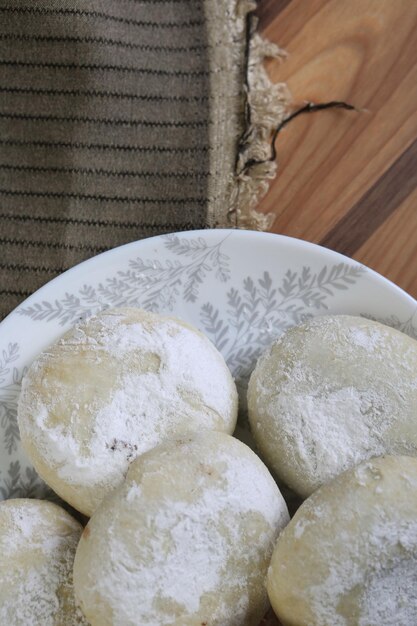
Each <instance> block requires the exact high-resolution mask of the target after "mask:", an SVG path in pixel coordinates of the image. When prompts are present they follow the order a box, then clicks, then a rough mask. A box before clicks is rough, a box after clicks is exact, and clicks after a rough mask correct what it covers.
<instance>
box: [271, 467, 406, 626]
mask: <svg viewBox="0 0 417 626" xmlns="http://www.w3.org/2000/svg"><path fill="white" fill-rule="evenodd" d="M416 493H417V459H416V458H413V457H405V456H398V457H392V456H391V457H389V456H387V457H382V458H377V459H372V460H370V461H365V462H363V463H361V464H360V465H359V466H358V467H356V468H354V469H350V470H348V471H346V472H344V473H343V474H341V475H339V476H338V477H337V478H335V479H334V480H333V481H331V482H329V483H328V484H326V485H324V486H323V487H321V488H320V489H318V490H317V491H316V492H315V493H313V495H312V496H310V497H309V498H308V499H307V500H306V501H305V502H304V504H302V505H301V507H300V508H299V509H298V511H297V513H296V514H295V516H294V517H293V519H292V520H291V522H290V523H289V524H288V526H287V527H286V528H285V529H284V530H283V532H282V533H281V535H280V537H279V539H278V542H277V545H276V548H275V550H274V554H273V557H272V561H271V567H270V569H269V572H268V582H267V587H268V594H269V597H270V600H271V603H272V606H273V608H274V610H275V612H276V613H277V615H278V617H279V619H280V621H281V622H282V624H283V625H284V626H379V625H380V626H391V625H392V626H393V625H394V624H395V626H413V625H414V624H417V499H416Z"/></svg>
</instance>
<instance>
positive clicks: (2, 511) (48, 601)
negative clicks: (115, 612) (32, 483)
mask: <svg viewBox="0 0 417 626" xmlns="http://www.w3.org/2000/svg"><path fill="white" fill-rule="evenodd" d="M81 532H82V526H81V524H79V523H78V522H77V521H76V520H75V519H73V518H72V517H71V516H70V515H69V514H68V513H67V512H66V511H64V510H63V509H61V508H60V507H58V506H56V505H55V504H52V503H50V502H45V501H41V500H28V499H24V498H22V499H16V500H6V501H3V502H1V503H0V624H4V625H5V626H6V625H7V624H10V626H77V625H79V626H81V625H87V621H86V620H85V618H84V617H83V616H82V614H81V611H80V609H78V608H77V607H76V603H75V598H74V590H73V585H72V567H73V562H74V555H75V549H76V547H77V544H78V540H79V538H80V535H81Z"/></svg>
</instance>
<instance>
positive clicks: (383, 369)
mask: <svg viewBox="0 0 417 626" xmlns="http://www.w3.org/2000/svg"><path fill="white" fill-rule="evenodd" d="M248 404H249V419H250V423H251V428H252V432H253V435H254V437H255V440H256V442H257V445H258V447H259V450H260V452H261V455H262V457H263V458H264V459H265V460H266V462H267V464H268V465H269V466H270V467H271V468H272V469H273V470H274V471H275V472H276V473H277V475H278V476H279V477H280V478H281V479H282V480H283V481H284V482H285V483H287V484H288V485H289V486H290V487H291V488H292V489H294V490H295V491H296V492H298V493H299V494H300V495H302V496H308V495H309V494H311V493H312V492H313V491H314V490H315V489H317V487H319V486H320V485H322V484H323V483H325V482H326V481H328V480H330V479H331V478H332V477H334V476H336V475H337V474H339V473H340V472H342V471H344V470H345V469H347V468H349V467H352V466H353V465H355V464H357V463H359V462H360V461H361V460H364V459H367V458H370V457H372V456H380V455H383V454H387V453H388V454H411V455H416V454H417V342H416V341H415V340H414V339H411V338H410V337H408V336H407V335H405V334H403V333H400V332H399V331H397V330H394V329H392V328H389V327H388V326H384V325H383V324H379V323H377V322H373V321H370V320H367V319H363V318H360V317H353V316H347V315H333V316H324V317H318V318H315V319H312V320H310V321H308V322H306V323H305V324H301V325H300V326H297V327H295V328H291V329H290V330H288V331H287V332H286V333H285V334H284V335H282V337H280V338H279V339H278V340H277V341H276V342H275V343H274V344H273V345H272V346H271V347H270V348H269V349H268V350H267V351H266V353H265V354H264V355H263V356H261V358H260V359H259V361H258V364H257V365H256V368H255V370H254V372H253V374H252V376H251V379H250V382H249V390H248Z"/></svg>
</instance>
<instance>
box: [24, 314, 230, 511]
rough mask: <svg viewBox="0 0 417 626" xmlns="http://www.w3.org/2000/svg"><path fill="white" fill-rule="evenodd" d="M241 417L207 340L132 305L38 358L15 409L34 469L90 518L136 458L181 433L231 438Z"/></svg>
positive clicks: (97, 320)
mask: <svg viewBox="0 0 417 626" xmlns="http://www.w3.org/2000/svg"><path fill="white" fill-rule="evenodd" d="M236 417H237V392H236V387H235V384H234V381H233V379H232V376H231V374H230V372H229V370H228V368H227V366H226V363H225V361H224V359H223V357H222V356H221V354H220V353H219V352H218V350H217V349H216V348H215V346H214V345H213V344H212V343H211V342H210V341H209V339H207V338H206V337H205V336H204V335H203V334H202V333H200V332H199V331H198V330H196V329H194V328H193V327H191V326H189V325H188V324H186V323H185V322H182V321H180V320H177V319H174V318H169V317H163V316H161V315H157V314H154V313H149V312H146V311H143V310H141V309H135V308H122V309H112V310H108V311H105V312H103V313H101V314H99V315H97V316H95V317H92V318H90V319H88V320H87V321H85V322H83V323H80V324H79V325H77V326H76V327H75V328H74V329H72V330H70V331H69V332H67V333H66V334H65V335H64V336H63V337H62V338H61V339H60V340H59V341H58V342H56V343H55V344H54V345H52V346H50V347H49V348H48V349H47V350H45V351H44V352H42V353H41V354H40V355H39V356H38V357H37V358H36V359H35V361H34V362H33V363H32V365H31V367H30V368H29V371H28V372H27V374H26V376H25V377H24V379H23V384H22V392H21V395H20V399H19V406H18V422H19V429H20V433H21V439H22V444H23V447H24V449H25V450H26V451H27V453H28V455H29V457H30V459H31V460H32V462H33V465H34V466H35V468H36V470H37V471H38V472H39V474H40V476H41V477H42V478H43V479H44V480H45V481H46V482H47V483H48V484H49V485H50V486H51V487H52V488H53V489H54V490H55V491H56V492H57V493H58V494H59V495H60V496H61V497H62V498H63V499H64V500H66V501H67V502H69V503H70V504H72V506H74V507H75V508H76V509H78V510H80V511H82V512H83V513H85V514H86V515H91V514H92V513H93V511H94V510H95V508H96V507H97V505H98V504H99V502H100V501H101V500H102V498H103V497H104V496H105V495H106V494H107V493H108V492H109V491H111V490H112V489H113V488H114V487H116V486H117V485H118V484H120V483H121V482H122V481H123V478H124V476H125V474H126V471H127V468H128V466H129V463H130V462H131V461H132V460H133V459H134V458H135V457H136V456H138V455H140V454H142V453H143V452H146V451H147V450H149V449H151V448H153V447H154V446H156V445H158V444H159V443H161V441H163V440H165V439H167V438H169V437H174V436H176V435H178V434H181V433H186V432H190V431H198V430H201V429H213V430H220V431H225V432H228V433H232V432H233V430H234V427H235V424H236Z"/></svg>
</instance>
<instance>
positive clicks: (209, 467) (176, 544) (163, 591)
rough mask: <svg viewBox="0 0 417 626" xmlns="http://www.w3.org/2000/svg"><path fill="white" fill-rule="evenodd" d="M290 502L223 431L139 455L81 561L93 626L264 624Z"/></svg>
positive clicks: (78, 588) (94, 521)
mask: <svg viewBox="0 0 417 626" xmlns="http://www.w3.org/2000/svg"><path fill="white" fill-rule="evenodd" d="M287 522H288V512H287V508H286V505H285V502H284V500H283V498H282V496H281V494H280V492H279V490H278V487H277V486H276V484H275V482H274V480H273V478H272V477H271V475H270V474H269V472H268V470H267V468H266V467H265V465H264V464H263V463H262V461H261V460H260V459H259V458H258V457H257V456H256V455H255V453H254V452H252V450H250V449H249V448H248V447H247V446H246V445H245V444H243V443H241V442H240V441H238V440H237V439H234V438H233V437H230V436H228V435H225V434H224V433H219V432H206V433H201V434H199V435H194V436H193V437H191V438H189V439H183V440H176V441H170V442H167V443H166V444H162V445H161V446H159V447H157V448H154V449H153V450H151V451H150V452H147V453H146V454H144V455H142V456H141V457H139V458H138V459H136V460H135V461H134V462H133V463H132V464H131V466H130V468H129V471H128V474H127V478H126V480H125V482H124V483H123V485H121V486H120V487H118V488H117V489H116V490H115V491H114V492H113V493H112V494H110V495H109V496H108V497H107V498H106V499H105V500H104V501H103V502H102V503H101V505H100V506H99V508H98V509H97V511H96V512H95V514H94V515H93V517H92V518H91V519H90V521H89V523H88V525H87V526H86V529H85V531H84V534H83V536H82V539H81V541H80V544H79V547H78V549H77V554H76V558H75V562H74V582H75V593H76V595H77V597H78V599H79V601H80V604H81V606H82V608H83V611H84V612H85V614H86V616H87V618H88V619H89V620H90V622H91V624H92V625H93V626H98V625H100V626H136V625H137V624H140V625H141V626H151V625H152V626H156V625H158V626H168V625H169V626H196V625H197V624H198V625H200V624H206V625H207V626H249V625H250V626H258V625H259V622H260V620H261V618H262V616H263V615H264V614H265V611H266V609H267V607H268V601H267V596H266V589H265V576H266V571H267V568H268V565H269V560H270V557H271V553H272V549H273V545H274V542H275V539H276V537H277V535H278V532H279V530H280V529H281V528H283V526H284V525H285V524H286V523H287Z"/></svg>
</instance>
